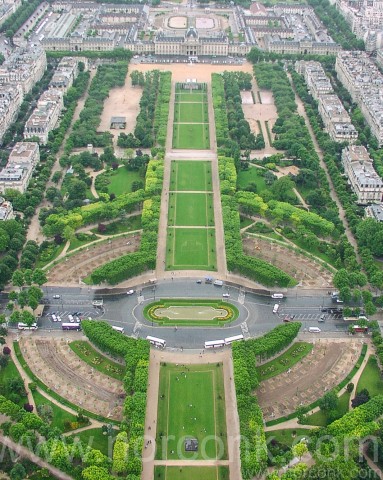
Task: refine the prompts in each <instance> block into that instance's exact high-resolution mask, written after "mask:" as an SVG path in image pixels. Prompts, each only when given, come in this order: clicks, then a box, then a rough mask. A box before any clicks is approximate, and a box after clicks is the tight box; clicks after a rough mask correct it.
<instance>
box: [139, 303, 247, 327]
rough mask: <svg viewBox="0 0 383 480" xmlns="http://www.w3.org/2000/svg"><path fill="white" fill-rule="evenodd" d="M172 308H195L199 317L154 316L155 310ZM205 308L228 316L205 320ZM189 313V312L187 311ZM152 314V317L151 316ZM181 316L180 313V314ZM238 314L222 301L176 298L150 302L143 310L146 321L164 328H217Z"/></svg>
mask: <svg viewBox="0 0 383 480" xmlns="http://www.w3.org/2000/svg"><path fill="white" fill-rule="evenodd" d="M172 307H176V308H177V307H187V309H189V308H192V309H193V308H195V309H196V311H198V310H199V313H200V315H202V318H201V317H198V315H196V317H197V318H194V317H193V319H191V317H190V316H188V318H187V319H183V318H178V317H176V318H175V317H174V316H173V318H167V317H161V318H158V317H156V316H155V314H156V311H155V309H156V308H164V309H170V310H172ZM206 307H208V308H209V307H210V308H213V309H216V310H218V309H221V308H224V309H225V310H227V312H228V314H229V315H228V316H225V318H222V317H214V318H210V317H209V318H208V319H207V318H206V317H203V312H204V309H205V308H206ZM188 311H189V310H188ZM152 312H154V315H153V314H152ZM180 315H181V312H180ZM238 315H239V312H238V309H237V307H236V306H235V305H233V304H231V303H228V302H224V301H222V300H211V299H195V298H193V299H192V300H190V299H187V298H186V299H185V298H177V299H174V298H172V299H166V298H165V299H161V300H158V301H157V302H151V303H149V304H148V305H146V307H145V308H144V316H145V318H146V319H147V320H149V321H154V322H156V323H158V324H160V325H166V326H174V325H182V326H198V327H201V326H204V327H206V326H218V325H222V324H225V323H229V322H232V321H234V320H236V319H237V318H238Z"/></svg>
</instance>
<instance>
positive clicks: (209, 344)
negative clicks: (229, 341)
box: [205, 340, 225, 348]
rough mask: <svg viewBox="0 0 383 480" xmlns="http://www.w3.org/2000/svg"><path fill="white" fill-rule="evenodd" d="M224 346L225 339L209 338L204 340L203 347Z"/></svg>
mask: <svg viewBox="0 0 383 480" xmlns="http://www.w3.org/2000/svg"><path fill="white" fill-rule="evenodd" d="M224 346H225V340H211V341H209V342H205V348H221V347H224Z"/></svg>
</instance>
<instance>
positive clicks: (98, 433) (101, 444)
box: [72, 428, 117, 458]
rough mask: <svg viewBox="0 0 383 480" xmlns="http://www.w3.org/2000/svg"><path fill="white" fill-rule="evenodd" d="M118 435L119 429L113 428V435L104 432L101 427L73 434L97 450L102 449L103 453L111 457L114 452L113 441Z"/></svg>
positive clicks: (73, 436)
mask: <svg viewBox="0 0 383 480" xmlns="http://www.w3.org/2000/svg"><path fill="white" fill-rule="evenodd" d="M116 435H117V431H116V430H113V435H112V436H110V437H109V436H108V435H104V434H103V433H102V430H101V428H91V429H89V430H84V431H83V432H80V433H75V434H73V435H72V438H78V439H80V440H81V441H82V442H84V443H85V444H86V445H88V446H89V447H91V448H94V449H95V450H100V452H101V453H103V454H104V455H107V456H108V457H109V458H111V457H112V454H113V443H114V438H115V436H116Z"/></svg>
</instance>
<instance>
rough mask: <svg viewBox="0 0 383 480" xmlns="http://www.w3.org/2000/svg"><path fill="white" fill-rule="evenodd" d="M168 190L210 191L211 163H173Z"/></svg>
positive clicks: (177, 161)
mask: <svg viewBox="0 0 383 480" xmlns="http://www.w3.org/2000/svg"><path fill="white" fill-rule="evenodd" d="M170 190H175V191H182V190H189V191H211V190H212V185H211V163H210V162H205V161H201V162H200V161H193V160H191V161H190V160H175V161H173V162H172V163H171V180H170Z"/></svg>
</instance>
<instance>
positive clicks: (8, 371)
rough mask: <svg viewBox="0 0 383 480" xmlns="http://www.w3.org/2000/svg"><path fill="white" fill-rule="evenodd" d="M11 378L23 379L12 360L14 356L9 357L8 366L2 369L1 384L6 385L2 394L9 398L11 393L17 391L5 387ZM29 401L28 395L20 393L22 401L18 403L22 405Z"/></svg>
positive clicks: (0, 373) (0, 371)
mask: <svg viewBox="0 0 383 480" xmlns="http://www.w3.org/2000/svg"><path fill="white" fill-rule="evenodd" d="M11 379H18V380H21V381H23V379H22V378H21V375H20V374H19V371H18V370H17V368H16V365H15V363H14V361H13V360H12V358H9V360H8V364H7V366H6V367H3V368H1V369H0V384H1V385H3V386H4V388H3V390H2V391H1V395H4V396H5V397H7V398H8V395H9V394H10V393H15V392H13V391H10V390H9V389H8V388H6V387H5V386H6V383H7V381H8V380H11ZM23 383H24V382H23ZM24 385H25V383H24ZM27 402H28V397H27V396H26V395H20V401H19V403H18V405H19V406H20V407H21V406H23V405H24V403H27Z"/></svg>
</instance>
